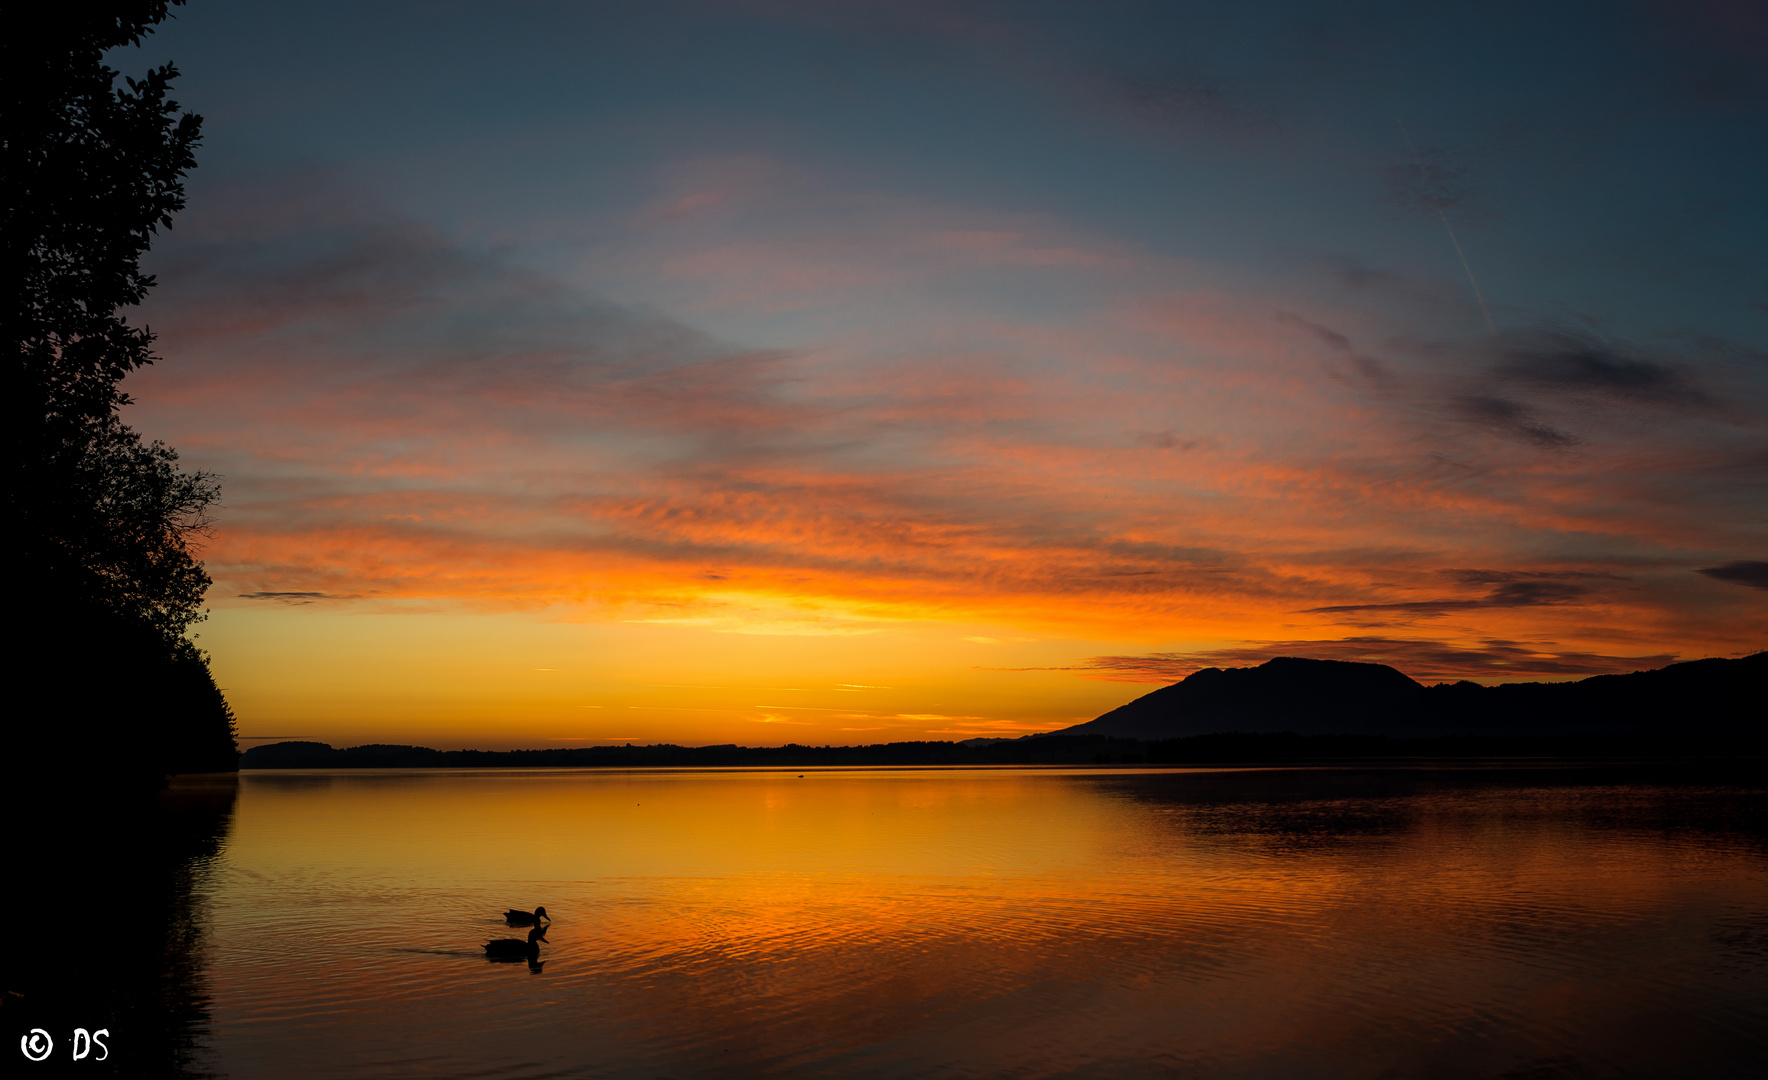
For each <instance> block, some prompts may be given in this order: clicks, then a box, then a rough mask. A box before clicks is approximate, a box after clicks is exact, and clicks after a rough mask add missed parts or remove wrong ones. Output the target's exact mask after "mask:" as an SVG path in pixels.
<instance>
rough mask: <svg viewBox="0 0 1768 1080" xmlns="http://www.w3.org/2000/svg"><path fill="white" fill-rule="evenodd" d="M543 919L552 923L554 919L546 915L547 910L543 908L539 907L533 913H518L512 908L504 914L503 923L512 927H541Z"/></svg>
mask: <svg viewBox="0 0 1768 1080" xmlns="http://www.w3.org/2000/svg"><path fill="white" fill-rule="evenodd" d="M542 919H545V920H546V921H547V922H552V917H551V916H550V915H548V914H547V913H546V909H545V908H543V907H537V908H535V909H534V910H533V911H517V910H516V909H515V908H510V909H509V910H508V911H506V912H504V913H503V921H504V922H506V923H509V924H510V925H511V926H539V925H540V920H542Z"/></svg>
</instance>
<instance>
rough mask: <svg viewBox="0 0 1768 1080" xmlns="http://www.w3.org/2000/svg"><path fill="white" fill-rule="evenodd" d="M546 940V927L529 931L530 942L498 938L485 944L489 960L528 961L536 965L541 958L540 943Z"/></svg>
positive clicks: (486, 955)
mask: <svg viewBox="0 0 1768 1080" xmlns="http://www.w3.org/2000/svg"><path fill="white" fill-rule="evenodd" d="M545 940H546V927H544V926H536V927H535V928H534V929H532V930H530V931H528V940H527V941H522V940H521V939H519V938H512V937H506V938H498V939H497V940H495V941H487V942H486V943H485V958H486V959H487V960H526V961H528V962H529V963H530V964H532V963H534V962H535V961H536V960H537V959H538V958H539V956H540V943H541V942H543V941H545Z"/></svg>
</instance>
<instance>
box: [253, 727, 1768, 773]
mask: <svg viewBox="0 0 1768 1080" xmlns="http://www.w3.org/2000/svg"><path fill="white" fill-rule="evenodd" d="M1763 753H1764V746H1763V740H1761V739H1758V738H1753V737H1750V738H1743V737H1739V736H1737V735H1735V734H1725V735H1712V736H1698V735H1685V736H1679V737H1676V738H1665V737H1662V736H1583V737H1563V738H1504V737H1465V736H1447V737H1441V738H1425V739H1402V738H1387V737H1383V736H1379V735H1376V736H1370V735H1297V734H1294V733H1290V732H1280V733H1273V734H1238V733H1236V734H1217V735H1194V736H1190V737H1188V738H1181V739H1166V740H1160V741H1154V742H1144V741H1141V740H1137V739H1117V738H1108V737H1102V736H1076V735H1053V736H1044V737H1041V738H1036V739H1013V740H974V741H971V742H901V743H878V744H873V745H868V746H803V745H799V744H797V743H789V744H787V745H785V746H775V747H749V746H735V745H728V744H727V745H720V746H677V745H674V744H667V743H665V744H657V745H651V746H633V745H630V744H627V745H621V746H590V747H569V748H559V749H546V750H434V749H431V748H429V747H423V746H393V745H384V744H370V745H366V746H354V747H348V748H343V749H339V748H334V747H332V746H329V745H327V744H325V743H314V742H283V743H272V744H269V745H266V746H258V747H254V748H252V749H251V750H248V751H246V752H245V753H243V754H241V755H240V759H239V767H240V768H241V769H242V770H257V769H507V768H733V767H784V768H814V767H819V766H893V765H895V766H914V765H957V766H962V765H1225V764H1242V765H1254V764H1258V765H1274V764H1293V763H1321V764H1326V763H1333V764H1350V763H1400V762H1404V761H1419V760H1429V761H1465V762H1472V761H1477V760H1493V759H1498V760H1517V759H1535V760H1566V759H1579V760H1590V759H1609V760H1645V759H1649V760H1662V759H1666V758H1691V759H1692V758H1702V759H1705V758H1728V759H1739V758H1741V759H1746V760H1747V759H1754V758H1759V757H1761V756H1763ZM1741 763H1742V762H1740V764H1741Z"/></svg>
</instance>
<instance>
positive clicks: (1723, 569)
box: [1699, 559, 1768, 589]
mask: <svg viewBox="0 0 1768 1080" xmlns="http://www.w3.org/2000/svg"><path fill="white" fill-rule="evenodd" d="M1699 572H1700V573H1702V574H1705V575H1707V576H1708V577H1710V578H1714V579H1716V580H1718V581H1729V582H1731V583H1732V584H1733V585H1745V586H1748V587H1749V588H1752V589H1768V562H1761V561H1759V560H1750V559H1740V560H1739V561H1737V562H1729V563H1726V564H1725V565H1724V566H1709V567H1707V568H1706V569H1704V570H1701V571H1699Z"/></svg>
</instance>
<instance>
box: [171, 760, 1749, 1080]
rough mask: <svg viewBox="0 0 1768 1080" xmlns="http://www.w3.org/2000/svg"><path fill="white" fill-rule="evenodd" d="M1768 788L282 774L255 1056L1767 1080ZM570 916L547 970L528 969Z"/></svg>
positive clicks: (219, 916)
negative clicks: (536, 936)
mask: <svg viewBox="0 0 1768 1080" xmlns="http://www.w3.org/2000/svg"><path fill="white" fill-rule="evenodd" d="M1764 809H1765V804H1764V794H1763V791H1762V790H1761V789H1760V788H1755V787H1748V786H1738V785H1736V784H1718V785H1713V784H1706V785H1703V784H1700V783H1691V782H1686V781H1684V782H1679V783H1674V784H1666V783H1661V782H1655V781H1652V780H1650V779H1641V778H1640V777H1639V776H1638V775H1623V774H1619V773H1616V772H1614V771H1613V770H1601V769H1585V770H1578V769H1541V770H1468V769H1449V770H1444V769H1436V770H1432V769H1418V770H1381V771H1375V770H1364V771H1356V770H1265V771H1238V772H1236V771H1158V772H1157V771H1149V772H1129V771H1124V770H1111V771H1106V770H1061V771H1057V770H1018V769H1000V770H936V769H897V770H886V769H878V770H806V771H805V772H804V774H803V775H802V776H800V775H799V774H798V773H797V772H793V771H762V770H756V771H750V770H737V771H684V770H670V771H589V770H585V771H535V770H509V771H496V772H458V771H445V770H438V771H403V772H385V773H363V772H339V773H313V772H288V773H267V772H254V773H246V774H244V775H243V776H242V777H241V782H240V794H239V801H238V804H237V810H236V814H235V818H234V822H233V826H232V830H231V834H230V836H229V837H228V839H227V841H226V845H225V848H224V850H223V852H222V854H221V856H220V858H219V859H218V861H217V862H216V864H215V866H214V870H213V873H211V874H210V875H209V876H208V877H207V878H206V879H205V880H206V883H205V884H204V886H203V888H205V889H206V890H207V891H208V895H207V896H206V897H205V898H204V899H205V902H206V904H207V910H208V911H209V912H210V932H209V935H208V939H207V945H206V946H205V948H206V950H207V956H206V962H207V971H208V975H207V982H208V992H209V994H210V1000H211V1008H210V1017H211V1020H210V1028H209V1032H208V1034H207V1036H206V1041H207V1046H208V1053H209V1059H210V1060H209V1065H210V1066H211V1067H212V1068H213V1069H215V1070H216V1071H218V1072H223V1073H230V1074H232V1075H235V1076H240V1077H310V1076H326V1077H340V1078H347V1077H368V1076H377V1077H378V1076H399V1077H420V1076H422V1077H457V1076H458V1077H565V1076H570V1077H580V1076H581V1077H592V1076H611V1077H627V1076H636V1077H649V1076H704V1075H730V1076H767V1075H780V1076H879V1077H900V1076H922V1075H927V1076H987V1077H993V1076H1144V1075H1146V1076H1169V1075H1170V1076H1186V1077H1191V1076H1196V1077H1383V1076H1394V1077H1409V1076H1431V1077H1501V1076H1510V1077H1529V1078H1542V1080H1544V1078H1548V1077H1560V1076H1565V1077H1585V1076H1634V1075H1642V1076H1665V1077H1670V1076H1730V1075H1735V1076H1748V1077H1752V1078H1753V1077H1758V1076H1762V1075H1768V1073H1764V1071H1763V1070H1764V1066H1768V843H1765V842H1764V825H1763V821H1764V817H1763V811H1764ZM536 904H544V905H545V906H546V908H547V909H548V911H549V912H550V913H551V915H552V916H553V918H554V920H555V921H554V922H553V925H552V928H551V930H550V931H549V933H548V944H546V945H544V946H542V951H541V957H542V959H543V961H544V963H542V964H541V965H540V966H539V968H538V969H537V970H531V969H530V967H529V966H528V965H526V964H524V963H519V962H518V963H492V962H489V961H487V960H486V959H485V956H484V953H483V951H482V949H481V945H482V944H483V943H484V942H485V941H486V940H487V939H489V938H493V937H509V936H516V935H518V934H519V933H520V932H518V931H511V930H509V929H508V928H507V927H505V926H504V925H503V923H502V920H501V918H500V917H499V915H498V913H500V912H502V911H503V910H504V909H505V908H507V907H512V906H515V907H524V908H531V907H533V906H534V905H536Z"/></svg>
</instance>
